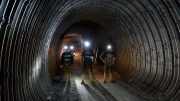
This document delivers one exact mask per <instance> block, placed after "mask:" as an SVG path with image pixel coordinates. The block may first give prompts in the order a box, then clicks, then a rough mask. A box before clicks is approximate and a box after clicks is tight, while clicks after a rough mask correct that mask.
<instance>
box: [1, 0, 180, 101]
mask: <svg viewBox="0 0 180 101" xmlns="http://www.w3.org/2000/svg"><path fill="white" fill-rule="evenodd" d="M68 38H69V40H70V41H71V42H74V41H73V40H75V41H77V43H76V45H77V44H78V42H80V41H78V40H79V38H86V39H92V42H93V43H95V44H96V46H97V49H98V50H99V52H101V51H102V49H103V46H104V45H105V43H107V42H111V43H112V44H113V46H114V49H115V51H116V53H117V57H116V61H115V66H114V67H113V68H114V71H115V72H116V74H117V75H120V78H119V79H117V80H116V82H114V83H110V84H108V83H107V84H104V83H101V82H99V83H98V84H97V85H94V86H98V87H97V89H95V90H94V92H95V91H96V90H100V93H98V94H97V95H99V96H97V95H93V94H95V93H92V95H91V96H92V98H93V97H94V98H97V99H101V100H87V99H88V98H87V99H85V98H84V99H80V98H81V97H78V98H76V100H75V99H74V100H73V99H72V98H73V94H71V93H70V95H69V98H71V100H67V101H106V100H107V101H141V100H137V99H136V98H134V97H132V96H131V95H132V94H130V95H126V94H127V92H128V91H129V92H133V94H134V95H136V97H137V98H142V101H156V100H157V101H180V53H179V51H180V43H179V39H180V1H179V0H2V1H0V84H1V85H0V98H1V100H0V101H66V100H58V99H56V100H51V99H50V98H49V97H48V96H50V94H51V95H52V96H54V95H55V91H51V89H52V88H54V89H55V90H56V89H60V88H58V85H56V82H54V78H55V76H56V74H57V71H58V68H59V65H60V55H61V49H62V47H63V42H64V41H63V40H68ZM77 46H78V45H77ZM98 63H99V64H102V63H100V61H98ZM79 64H80V63H79ZM97 82H98V81H97ZM59 83H61V82H58V84H59ZM72 84H74V85H72V88H70V90H72V89H76V91H77V90H78V89H80V88H78V86H82V85H81V84H80V85H79V84H78V82H76V81H72ZM54 85H55V86H54ZM107 85H108V86H107ZM113 85H116V86H117V87H119V88H116V87H115V86H113ZM62 86H63V85H62ZM82 87H84V86H82ZM85 88H88V89H87V92H88V91H89V92H90V91H91V92H92V90H91V89H89V88H90V87H88V86H85ZM120 88H122V89H124V90H125V89H126V90H127V92H125V91H123V90H122V89H120ZM112 89H114V90H112ZM60 90H63V88H62V89H60ZM76 91H74V92H76ZM79 91H81V90H79ZM114 92H115V93H114ZM120 93H121V94H120ZM56 95H58V94H57V93H56ZM78 95H80V94H76V96H78ZM52 96H51V98H52ZM91 96H90V97H89V98H91ZM100 97H102V98H100ZM106 97H107V98H106ZM60 98H63V96H61V97H60ZM120 98H122V99H120ZM48 99H49V100H48ZM103 99H104V100H103Z"/></svg>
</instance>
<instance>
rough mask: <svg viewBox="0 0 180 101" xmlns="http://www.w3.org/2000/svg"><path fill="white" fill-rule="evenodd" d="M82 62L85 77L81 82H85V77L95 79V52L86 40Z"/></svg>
mask: <svg viewBox="0 0 180 101" xmlns="http://www.w3.org/2000/svg"><path fill="white" fill-rule="evenodd" d="M81 56H82V63H83V72H84V77H83V80H82V82H81V84H85V79H86V78H90V80H91V82H92V81H93V63H94V62H95V54H94V50H93V48H92V46H91V45H90V42H88V41H86V42H85V43H84V50H83V52H82V55H81Z"/></svg>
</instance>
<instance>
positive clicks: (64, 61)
mask: <svg viewBox="0 0 180 101" xmlns="http://www.w3.org/2000/svg"><path fill="white" fill-rule="evenodd" d="M64 50H65V51H64V52H63V53H62V55H61V67H62V68H63V74H64V79H65V80H68V82H70V77H71V65H72V64H73V56H72V54H71V52H70V50H69V49H68V47H67V48H66V47H64Z"/></svg>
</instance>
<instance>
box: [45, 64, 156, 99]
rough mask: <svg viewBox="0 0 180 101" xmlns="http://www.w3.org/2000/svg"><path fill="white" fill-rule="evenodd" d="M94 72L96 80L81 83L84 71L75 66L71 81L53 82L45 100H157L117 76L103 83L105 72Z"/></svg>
mask: <svg viewBox="0 0 180 101" xmlns="http://www.w3.org/2000/svg"><path fill="white" fill-rule="evenodd" d="M93 73H94V74H96V75H94V77H95V80H94V82H90V81H89V80H88V78H86V84H81V81H82V77H83V72H82V71H81V69H80V68H79V67H77V66H74V67H73V69H72V76H71V81H70V83H68V82H62V81H61V82H53V83H52V87H51V88H50V89H49V93H48V94H49V95H48V96H47V97H46V99H44V101H156V99H155V97H153V96H152V95H149V94H147V93H146V92H144V91H142V90H141V89H138V88H135V87H132V86H130V85H127V84H125V83H123V82H121V81H119V80H116V79H115V78H114V79H113V82H111V83H103V82H102V81H103V78H102V77H103V73H100V72H98V70H94V71H93ZM115 75H116V73H113V76H115ZM116 78H118V76H117V75H116Z"/></svg>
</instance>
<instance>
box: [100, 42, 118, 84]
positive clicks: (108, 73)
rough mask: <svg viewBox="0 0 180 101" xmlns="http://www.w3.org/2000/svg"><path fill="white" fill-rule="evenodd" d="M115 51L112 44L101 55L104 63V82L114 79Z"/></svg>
mask: <svg viewBox="0 0 180 101" xmlns="http://www.w3.org/2000/svg"><path fill="white" fill-rule="evenodd" d="M115 58H116V56H115V53H114V51H113V49H112V45H110V44H109V45H107V47H106V51H105V52H103V53H102V54H101V55H100V59H101V61H102V62H103V63H104V83H106V82H107V81H108V79H109V82H111V81H112V66H113V64H114V61H115Z"/></svg>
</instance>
